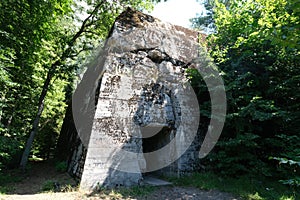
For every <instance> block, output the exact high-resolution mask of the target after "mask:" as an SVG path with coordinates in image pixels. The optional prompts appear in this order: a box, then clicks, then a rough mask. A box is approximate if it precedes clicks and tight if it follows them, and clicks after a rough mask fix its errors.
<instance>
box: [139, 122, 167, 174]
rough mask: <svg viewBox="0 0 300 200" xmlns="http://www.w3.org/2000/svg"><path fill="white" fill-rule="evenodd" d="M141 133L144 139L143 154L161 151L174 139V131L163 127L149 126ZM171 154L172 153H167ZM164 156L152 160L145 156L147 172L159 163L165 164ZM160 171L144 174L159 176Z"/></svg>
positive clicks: (142, 129)
mask: <svg viewBox="0 0 300 200" xmlns="http://www.w3.org/2000/svg"><path fill="white" fill-rule="evenodd" d="M141 133H142V136H143V139H142V146H143V153H150V152H153V151H156V150H159V149H161V148H163V147H164V146H166V145H167V144H169V142H170V141H171V139H172V129H171V128H169V127H163V126H147V127H143V128H141ZM167 153H171V152H167ZM162 159H164V157H163V156H161V157H160V156H159V155H158V156H156V157H151V159H150V158H149V157H147V156H145V160H146V171H149V169H153V168H155V165H157V164H158V163H159V162H165V161H164V160H162ZM157 173H158V171H154V172H148V173H144V175H149V174H157Z"/></svg>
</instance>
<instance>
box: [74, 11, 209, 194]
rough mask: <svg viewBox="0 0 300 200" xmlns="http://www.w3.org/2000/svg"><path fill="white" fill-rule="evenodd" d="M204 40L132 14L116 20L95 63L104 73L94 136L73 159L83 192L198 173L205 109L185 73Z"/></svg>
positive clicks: (176, 28) (128, 13) (100, 82)
mask: <svg viewBox="0 0 300 200" xmlns="http://www.w3.org/2000/svg"><path fill="white" fill-rule="evenodd" d="M201 37H203V36H202V35H200V34H199V33H198V32H196V31H192V30H189V29H186V28H183V27H180V26H176V25H172V24H170V23H166V22H162V21H160V20H159V19H156V18H154V17H152V16H149V15H146V14H144V13H141V12H139V11H135V10H132V9H130V8H128V9H127V10H126V11H124V12H123V13H122V14H121V15H120V16H119V17H118V18H117V19H116V21H115V23H114V25H113V27H112V29H111V32H110V35H109V37H108V39H107V42H106V44H105V49H106V50H105V56H103V57H104V60H103V62H99V63H96V65H98V66H100V65H101V66H100V67H101V68H103V69H104V71H103V74H102V76H101V80H97V81H98V83H97V84H98V85H99V87H98V89H97V91H96V94H97V95H96V109H95V114H94V115H93V120H92V124H91V132H90V133H84V134H86V135H87V134H88V135H89V136H88V137H87V139H83V138H81V140H82V141H84V140H86V141H85V142H86V144H85V142H81V143H80V144H77V145H76V148H74V149H73V156H72V158H71V159H70V164H69V172H70V173H71V174H73V175H75V176H77V177H79V178H80V187H81V189H83V190H93V189H95V188H96V187H98V186H104V187H115V186H131V185H139V184H141V183H142V182H143V176H145V175H147V174H149V173H163V174H167V175H168V174H169V175H180V174H183V173H186V172H191V171H194V170H195V169H196V168H197V167H196V166H197V163H198V153H199V149H200V143H201V142H200V140H199V137H200V136H199V134H198V132H197V130H198V123H199V113H198V112H199V107H198V104H197V102H195V96H193V95H194V92H193V89H192V88H191V87H190V85H189V84H187V82H188V80H187V78H186V73H185V71H186V69H187V68H189V67H193V63H192V61H193V59H195V58H197V56H198V51H199V38H200V39H203V38H201ZM99 76H100V75H99ZM97 84H96V85H97ZM73 109H74V108H73ZM77 131H78V130H77ZM80 131H81V130H79V132H80ZM80 134H82V131H81V133H79V135H80ZM87 144H88V145H87ZM153 152H154V153H153Z"/></svg>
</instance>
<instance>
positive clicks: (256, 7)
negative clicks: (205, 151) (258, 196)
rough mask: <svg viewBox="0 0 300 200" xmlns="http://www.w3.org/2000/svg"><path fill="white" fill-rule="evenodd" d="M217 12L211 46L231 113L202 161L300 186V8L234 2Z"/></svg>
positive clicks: (288, 1) (280, 0) (256, 0)
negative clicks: (212, 146)
mask: <svg viewBox="0 0 300 200" xmlns="http://www.w3.org/2000/svg"><path fill="white" fill-rule="evenodd" d="M212 9H213V12H212V17H213V20H212V21H211V22H212V23H214V27H215V28H216V29H215V33H214V34H211V35H209V37H208V46H209V48H210V54H211V56H212V57H213V59H214V61H215V63H216V65H217V66H218V68H219V70H220V71H221V73H222V77H223V79H224V82H225V87H226V94H227V103H228V111H227V117H226V123H225V127H224V130H223V132H222V135H221V138H220V140H219V142H218V143H217V146H216V148H215V150H214V152H213V153H211V154H210V155H209V156H208V157H207V158H206V159H205V160H204V161H203V162H204V163H205V165H206V167H207V168H209V169H211V170H213V171H215V172H218V173H221V174H223V175H230V176H239V175H242V174H255V175H257V174H259V175H265V176H272V177H274V178H277V179H288V180H286V181H283V182H284V183H287V184H289V183H291V185H297V183H298V184H299V173H300V172H299V170H300V165H299V161H300V135H299V133H300V127H299V124H300V103H299V102H300V98H299V97H300V95H299V86H300V37H299V36H300V4H299V2H298V1H296V0H246V1H242V0H232V1H227V4H226V5H225V4H223V3H219V2H218V1H215V2H214V4H213V6H212ZM204 20H206V19H204ZM198 22H201V20H198ZM204 25H205V24H204ZM194 82H195V80H194ZM199 84H201V82H199ZM198 87H199V88H200V86H198ZM200 95H201V93H200ZM204 95H205V94H204ZM287 160H290V161H287ZM297 180H298V182H297Z"/></svg>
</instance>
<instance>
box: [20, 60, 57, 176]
mask: <svg viewBox="0 0 300 200" xmlns="http://www.w3.org/2000/svg"><path fill="white" fill-rule="evenodd" d="M55 68H56V66H55V65H53V66H52V68H51V69H49V71H48V74H47V78H46V80H45V82H44V85H43V89H42V93H41V95H40V98H39V104H38V112H37V114H36V116H35V119H34V121H33V124H32V130H31V132H30V135H29V138H28V139H27V142H26V146H25V149H24V151H23V155H22V158H21V162H20V168H21V169H22V170H25V168H26V165H27V162H28V158H29V154H30V150H31V146H32V143H33V139H34V136H35V135H36V133H37V131H38V126H39V122H40V119H41V115H42V113H43V110H44V101H45V97H46V95H47V92H48V89H49V85H50V82H51V79H52V77H53V74H54V70H55Z"/></svg>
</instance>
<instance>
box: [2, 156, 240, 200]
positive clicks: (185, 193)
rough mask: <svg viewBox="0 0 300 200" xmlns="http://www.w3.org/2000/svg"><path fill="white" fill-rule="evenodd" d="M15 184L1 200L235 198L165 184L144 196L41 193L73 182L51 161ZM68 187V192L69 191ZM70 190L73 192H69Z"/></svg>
mask: <svg viewBox="0 0 300 200" xmlns="http://www.w3.org/2000/svg"><path fill="white" fill-rule="evenodd" d="M24 175H25V178H24V179H23V180H22V181H21V182H18V183H14V184H11V185H9V187H10V192H9V194H7V195H0V200H27V199H28V200H32V199H33V200H98V199H99V200H100V199H104V200H105V199H107V200H110V199H116V200H121V199H122V200H123V199H126V200H134V199H135V200H235V199H238V198H235V197H234V196H233V195H231V194H228V193H223V192H219V191H214V190H211V191H203V190H199V189H197V188H192V187H177V186H164V187H157V188H155V189H153V191H152V192H149V193H147V195H144V196H141V195H138V196H137V195H128V194H122V192H118V191H117V192H116V191H114V190H112V191H105V192H101V193H97V194H93V195H89V194H84V193H80V192H78V190H77V189H76V188H68V190H69V192H47V193H42V190H43V188H44V187H45V185H47V184H48V183H49V182H50V183H58V184H59V185H60V189H63V188H64V187H66V186H70V185H73V186H74V185H76V184H75V181H74V180H73V179H72V178H71V177H70V176H69V175H68V174H67V173H58V172H56V171H55V168H54V165H53V163H51V162H50V163H49V162H48V163H35V164H34V165H32V168H31V170H30V173H27V174H24ZM70 190H71V191H70ZM72 190H73V191H72Z"/></svg>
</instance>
